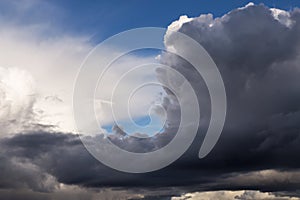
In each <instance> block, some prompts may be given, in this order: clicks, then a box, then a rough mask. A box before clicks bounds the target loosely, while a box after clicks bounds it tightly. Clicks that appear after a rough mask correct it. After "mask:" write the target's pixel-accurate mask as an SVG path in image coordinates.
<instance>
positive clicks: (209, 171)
mask: <svg viewBox="0 0 300 200" xmlns="http://www.w3.org/2000/svg"><path fill="white" fill-rule="evenodd" d="M172 31H179V32H182V33H185V34H187V35H189V36H190V37H192V38H193V39H194V40H196V41H197V42H199V43H200V44H201V45H202V46H203V47H204V48H205V49H206V50H207V51H208V53H209V54H210V56H211V57H212V58H213V60H214V61H215V62H216V64H217V66H218V68H219V70H220V73H221V74H222V77H223V80H224V83H225V87H226V92H227V101H228V113H227V120H226V123H225V127H224V130H223V133H222V135H221V138H220V139H219V142H218V143H217V145H216V146H215V148H214V149H213V151H212V152H211V153H210V154H209V155H208V156H207V157H205V158H204V159H201V160H200V159H199V158H198V150H199V147H200V145H201V142H202V139H203V133H204V132H205V130H206V129H207V125H208V121H209V117H210V106H211V105H210V99H209V94H208V91H207V88H206V86H205V83H204V82H203V79H202V77H201V75H199V74H197V73H195V70H194V69H193V67H192V66H191V65H190V64H189V63H188V62H187V61H185V60H184V59H182V58H179V57H178V56H175V55H174V54H169V53H163V54H162V55H161V56H160V62H162V63H164V64H167V65H169V66H171V67H173V68H174V69H176V70H178V71H179V72H181V73H182V74H183V75H184V76H185V77H186V78H187V79H188V80H189V81H190V83H191V84H192V86H193V88H194V89H195V91H196V93H197V96H198V97H199V101H200V107H201V111H202V113H203V114H202V118H201V122H200V125H201V126H200V129H199V131H198V132H199V133H198V136H197V138H196V140H195V142H194V143H193V144H192V146H191V148H190V149H189V150H188V151H187V152H186V153H185V154H184V155H183V156H182V157H181V158H180V159H179V160H177V161H176V162H175V163H173V164H172V165H170V166H168V167H166V168H164V169H162V170H159V171H156V172H151V173H146V174H126V173H121V172H117V171H115V170H112V169H110V168H108V167H106V166H104V165H102V164H101V163H99V162H98V161H97V160H95V159H94V158H93V157H92V156H91V155H90V154H89V153H88V152H87V150H86V149H85V148H84V146H83V145H82V143H81V142H80V140H79V138H78V137H77V136H76V135H74V134H66V133H63V131H61V132H55V131H53V130H52V131H49V129H48V130H43V131H40V130H39V131H37V130H31V131H28V130H27V131H26V134H24V133H22V132H21V133H19V134H17V135H15V136H13V137H10V138H2V139H1V140H0V152H1V156H0V159H1V162H0V169H2V172H3V171H4V172H5V173H1V174H0V187H1V188H2V189H1V190H0V192H1V194H3V196H4V197H7V196H9V195H11V196H13V197H15V198H20V194H22V192H23V193H24V191H26V194H27V195H28V196H30V195H32V197H33V196H34V197H35V198H36V199H43V198H45V197H47V198H48V199H60V198H61V199H63V197H64V196H68V197H70V195H71V193H72V192H75V193H78V192H80V193H81V194H82V195H83V196H84V198H86V199H93V198H97V197H99V193H98V192H99V191H98V189H99V188H100V189H102V188H103V187H111V188H117V189H120V188H121V189H122V190H125V189H126V190H127V192H126V194H124V192H123V191H121V190H120V191H118V192H119V194H120V195H121V196H122V195H125V198H130V196H131V195H132V193H134V194H136V195H133V197H134V198H140V197H143V196H155V195H156V196H164V197H170V196H178V195H179V197H178V198H183V199H184V198H187V199H188V198H189V196H190V197H191V198H192V197H194V198H197V197H198V196H199V195H201V196H207V199H209V198H217V197H220V198H223V197H224V198H225V197H226V198H227V197H228V198H231V197H233V198H236V199H251V198H252V199H255V198H266V199H268V198H273V199H281V198H280V197H278V196H280V195H285V196H289V195H290V196H295V197H297V196H298V197H299V196H300V194H299V188H300V179H299V169H300V161H299V159H298V158H299V155H298V154H299V152H300V137H299V136H300V135H299V131H300V124H299V120H300V103H299V102H300V93H299V91H300V85H299V76H300V65H299V63H300V54H299V53H300V10H299V9H293V10H291V11H283V10H278V9H270V8H268V7H266V6H264V5H253V4H248V5H247V6H245V7H244V8H239V9H235V10H233V11H231V12H229V13H228V14H226V15H224V16H222V17H220V18H214V17H213V15H211V14H205V15H200V16H199V17H195V18H188V17H186V16H183V17H181V18H180V19H179V20H178V21H176V22H174V23H172V24H171V25H170V26H169V31H168V32H167V33H166V35H165V45H166V47H167V49H170V48H172V49H175V50H181V51H182V50H184V51H187V52H189V51H190V50H189V48H188V47H187V46H185V45H184V44H180V43H177V41H176V38H175V37H174V36H172ZM190 54H191V55H193V52H190ZM195 56H197V55H195ZM72 58H73V56H72ZM169 73H170V72H169V71H167V70H165V69H158V70H157V75H158V77H159V78H160V79H161V80H163V79H164V78H165V77H166V76H168V78H170V77H171V78H172V75H171V74H169ZM11 75H13V76H14V77H18V80H19V81H20V82H15V81H11V80H12V79H10V78H9V77H10V76H11ZM0 78H1V82H0V94H1V96H0V100H1V102H0V106H1V111H0V114H1V115H0V117H1V129H2V130H3V129H4V130H6V127H7V123H12V121H11V120H16V119H19V118H18V117H22V119H23V117H24V118H26V119H28V120H30V113H31V108H32V103H33V102H34V99H32V91H34V90H32V88H33V87H32V81H31V78H30V75H28V74H27V73H25V72H23V71H21V70H17V69H1V70H0ZM173 79H174V80H173V81H174V82H175V83H177V82H179V83H180V80H177V79H176V77H173ZM13 80H15V78H14V79H13ZM18 83H20V84H21V85H22V88H23V89H22V90H21V91H20V92H21V93H20V92H13V91H16V90H13V89H14V87H15V84H18ZM48 99H49V98H48ZM50 99H53V98H50ZM169 100H170V99H168V98H166V99H165V100H164V106H165V107H167V106H169V107H172V109H173V112H172V113H168V115H167V116H168V121H169V123H170V124H174V125H175V127H173V126H171V127H170V129H166V130H165V132H164V133H161V134H159V135H158V136H156V137H154V138H151V139H145V138H140V139H132V138H130V137H128V136H127V135H126V134H125V133H124V132H123V131H122V130H121V129H120V128H118V127H115V128H114V131H115V132H117V133H118V134H116V135H118V137H117V136H116V135H115V136H113V137H111V138H109V139H111V140H112V141H113V142H115V143H116V144H118V145H120V147H122V148H124V149H127V150H130V151H134V152H147V151H153V150H155V149H157V148H160V147H161V146H163V145H164V144H166V143H167V142H168V141H170V139H172V137H173V135H172V134H173V133H174V131H176V124H177V122H178V120H179V116H180V115H179V114H178V112H176V110H178V109H179V107H178V105H176V104H172V103H171V102H172V101H169ZM5 116H6V117H7V119H6V118H5ZM21 121H23V120H21ZM187 134H188V133H187ZM97 139H108V138H105V137H103V136H101V137H99V138H97ZM112 156H114V155H112ZM124 162H128V161H127V160H124ZM145 164H147V163H145ZM70 185H72V186H70ZM154 185H155V186H156V187H153V186H154ZM149 186H151V188H150V187H149ZM66 188H67V189H66ZM145 188H146V189H145ZM248 189H249V190H260V191H263V192H272V194H266V193H263V192H261V193H260V192H251V191H250V192H249V191H243V192H223V193H222V192H216V193H213V194H212V193H205V194H204V193H202V194H201V193H193V192H195V191H204V190H248ZM11 190H14V194H12V193H9V192H10V191H11ZM82 190H84V191H82ZM16 191H19V192H16ZM153 191H155V192H153ZM27 192H28V193H27ZM40 192H43V193H40ZM44 192H48V193H44ZM89 192H91V193H93V194H94V193H97V194H95V195H89ZM186 192H191V194H186V195H183V194H182V193H186ZM33 193H34V194H33ZM62 193H63V194H62ZM140 194H142V195H140ZM233 194H235V196H233ZM5 195H6V196H5ZM108 196H109V195H108ZM101 197H103V196H101ZM108 198H111V196H110V197H108ZM114 198H121V197H119V196H118V197H114ZM21 199H22V198H21ZM29 199H30V198H29ZM32 199H33V198H32ZM174 199H176V198H175V197H174ZM283 199H285V198H283Z"/></svg>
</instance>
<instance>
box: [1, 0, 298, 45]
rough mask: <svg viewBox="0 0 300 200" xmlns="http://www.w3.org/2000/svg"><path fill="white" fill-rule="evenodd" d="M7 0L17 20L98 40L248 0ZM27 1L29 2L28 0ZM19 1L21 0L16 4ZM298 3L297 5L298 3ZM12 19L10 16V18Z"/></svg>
mask: <svg viewBox="0 0 300 200" xmlns="http://www.w3.org/2000/svg"><path fill="white" fill-rule="evenodd" d="M7 2H8V1H3V2H0V11H1V13H2V15H3V16H5V17H8V18H9V19H10V20H11V19H14V18H17V19H16V20H15V21H17V22H19V23H21V24H23V25H24V24H32V23H38V22H41V21H42V22H46V23H49V24H51V25H53V27H55V29H56V31H58V32H59V34H61V33H64V32H68V33H72V34H76V35H86V34H88V35H92V36H93V37H92V40H93V41H94V42H95V43H98V42H100V41H102V40H104V39H106V38H107V37H109V36H112V35H114V34H116V33H119V32H121V31H125V30H127V29H131V28H137V27H145V26H158V27H167V26H168V25H169V24H170V23H171V22H172V21H174V20H176V19H178V18H179V16H181V15H188V16H189V17H196V16H199V15H200V14H205V13H212V14H213V15H214V16H222V15H223V14H225V13H227V12H229V11H231V10H233V9H235V8H237V7H242V6H244V5H246V4H247V3H249V2H250V1H249V0H228V1H224V0H211V1H208V0H186V1H170V0H168V1H161V0H148V1H146V0H129V1H122V0H118V1H117V0H112V1H79V0H75V1H73V0H64V1H60V0H53V1H43V2H42V3H41V2H39V6H38V7H33V8H32V9H31V10H29V11H28V12H26V13H22V12H20V10H18V9H16V8H15V6H13V5H12V4H15V3H7ZM23 2H24V1H22V3H23ZM27 2H31V0H28V1H27ZM251 2H253V3H256V4H259V3H264V4H265V5H268V6H270V7H276V8H281V9H285V10H289V9H291V8H293V7H297V6H298V5H299V2H298V1H295V0H284V1H278V0H265V1H257V0H253V1H251ZM20 5H21V4H20ZM298 7H299V6H298ZM11 21H13V20H11Z"/></svg>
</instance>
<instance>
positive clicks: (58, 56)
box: [0, 24, 157, 132]
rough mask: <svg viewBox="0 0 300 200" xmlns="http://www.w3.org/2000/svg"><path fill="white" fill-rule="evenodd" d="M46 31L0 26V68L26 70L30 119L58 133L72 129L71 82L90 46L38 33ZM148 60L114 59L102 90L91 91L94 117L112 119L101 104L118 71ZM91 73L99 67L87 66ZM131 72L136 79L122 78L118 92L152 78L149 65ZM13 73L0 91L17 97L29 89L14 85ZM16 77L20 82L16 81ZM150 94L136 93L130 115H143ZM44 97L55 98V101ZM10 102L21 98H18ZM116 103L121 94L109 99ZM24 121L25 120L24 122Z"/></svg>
mask: <svg viewBox="0 0 300 200" xmlns="http://www.w3.org/2000/svg"><path fill="white" fill-rule="evenodd" d="M47 30H51V28H50V27H48V26H47V25H45V24H34V25H31V26H28V27H21V26H15V25H7V24H2V29H1V31H0V51H1V52H3V53H1V54H0V66H3V67H4V68H7V71H13V70H11V69H13V68H18V69H20V73H23V72H21V71H26V74H28V76H31V77H32V79H34V80H35V83H36V84H35V87H36V90H35V92H34V94H36V96H35V98H36V99H35V100H32V105H30V106H32V109H33V112H34V113H36V114H37V116H36V117H35V119H36V121H35V123H40V124H45V125H53V126H56V127H57V130H58V131H67V132H74V131H75V130H76V129H75V125H74V121H73V112H72V92H73V84H74V81H75V78H76V75H77V72H78V70H79V67H80V65H81V63H82V61H83V60H84V58H85V57H86V55H87V54H88V52H89V51H90V50H91V49H92V48H93V47H94V45H93V44H91V43H90V42H89V37H84V36H83V37H77V36H72V35H63V36H61V37H57V36H51V37H50V36H45V35H44V34H43V33H45V32H46V31H47ZM114 51H117V49H110V50H109V51H108V52H107V53H108V54H111V53H114ZM104 57H105V55H99V56H98V58H99V60H101V58H104ZM154 61H155V59H154V58H153V59H152V58H148V57H142V56H134V55H128V56H127V57H126V59H123V61H122V62H117V64H116V65H115V66H116V67H115V68H112V69H111V70H110V72H109V74H108V76H106V77H105V78H104V81H105V82H104V83H103V84H104V88H102V90H101V91H99V93H97V95H98V94H100V95H98V96H99V99H98V100H100V104H99V101H98V100H96V104H97V105H100V106H99V107H98V108H97V116H98V117H99V118H100V120H102V122H103V123H110V122H112V121H113V119H112V117H111V110H110V108H109V107H107V105H108V104H105V103H104V102H107V101H109V100H110V95H111V91H112V89H113V87H114V84H115V83H116V81H117V80H118V79H119V78H120V75H122V74H123V73H124V72H126V71H128V70H130V69H131V68H133V67H135V66H136V65H140V64H145V63H152V62H154ZM95 62H97V61H95ZM15 71H16V70H15ZM92 71H93V73H98V72H99V69H93V70H92ZM3 73H6V72H3ZM135 75H136V76H139V78H131V79H127V80H126V82H123V83H122V85H121V87H120V90H119V91H127V90H128V89H129V88H132V86H133V85H136V84H137V82H138V81H139V80H141V79H148V78H155V72H154V68H152V69H151V67H149V70H144V71H141V70H140V71H139V73H136V74H135ZM18 76H19V75H18V73H17V72H14V73H11V74H10V77H9V78H10V82H15V83H14V84H15V85H11V86H10V88H6V89H5V91H2V93H3V92H5V93H7V92H8V90H9V92H10V93H16V94H18V95H19V96H20V95H21V94H19V93H18V91H19V90H23V89H24V88H26V87H31V86H29V85H27V83H19V84H16V83H17V82H16V81H14V80H15V79H19V77H18ZM24 76H25V75H24ZM3 77H4V75H3V76H1V79H3ZM24 79H25V78H24ZM18 81H22V79H19V80H18ZM155 91H157V90H155ZM154 95H155V94H152V93H147V95H144V96H143V95H139V97H138V99H136V101H137V102H135V103H136V106H135V107H134V108H135V109H134V110H133V111H132V114H133V116H142V115H145V114H148V113H147V112H146V113H145V111H146V107H147V108H148V107H149V103H147V104H145V103H144V102H151V101H152V100H153V98H151V96H152V97H153V96H154ZM47 97H48V98H47ZM49 97H57V98H59V99H60V101H57V100H55V98H49ZM24 98H25V97H24ZM83 98H84V97H83ZM15 101H22V102H23V101H24V100H15ZM28 101H29V100H28ZM119 101H124V99H123V98H122V93H119V94H117V96H116V102H115V103H116V104H119V103H118V102H119ZM126 101H127V100H126ZM33 102H34V104H33ZM15 103H16V102H15ZM24 104H26V101H24ZM139 105H140V106H139ZM11 106H15V105H11ZM18 106H21V105H18ZM23 106H26V105H23ZM14 109H17V108H14ZM20 109H21V108H20ZM22 109H23V108H22ZM24 109H25V108H24ZM2 112H3V115H6V114H5V113H4V111H2ZM18 116H19V115H18ZM124 116H125V114H124V113H121V114H120V117H121V118H122V117H124ZM15 118H17V116H16V117H15ZM28 123H30V122H29V121H28ZM16 131H19V129H16V130H14V132H16Z"/></svg>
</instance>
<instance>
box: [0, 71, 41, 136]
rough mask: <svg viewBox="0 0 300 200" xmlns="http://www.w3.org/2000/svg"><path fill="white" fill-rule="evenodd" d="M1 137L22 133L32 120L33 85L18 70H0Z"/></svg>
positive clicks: (26, 74)
mask: <svg viewBox="0 0 300 200" xmlns="http://www.w3.org/2000/svg"><path fill="white" fill-rule="evenodd" d="M0 94H1V95H0V127H1V137H3V136H8V135H9V134H13V133H18V132H20V131H22V130H23V129H24V128H25V127H26V126H27V125H29V123H27V122H28V121H32V120H33V115H34V113H33V105H34V102H35V100H36V98H35V95H36V93H35V83H34V80H33V78H32V76H31V75H30V74H29V73H28V72H26V71H24V70H21V69H19V68H2V67H1V68H0Z"/></svg>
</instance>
